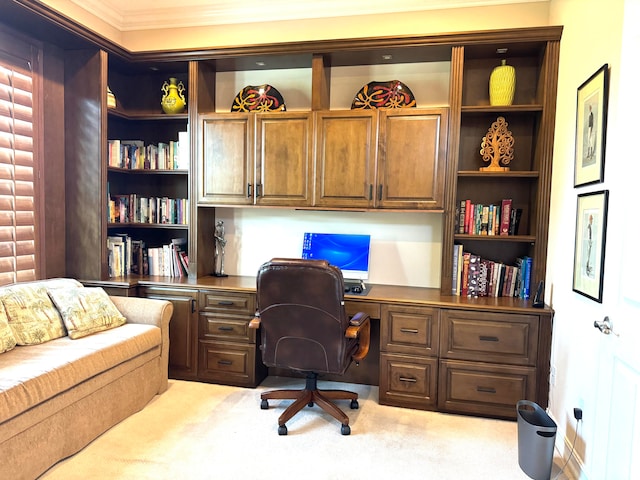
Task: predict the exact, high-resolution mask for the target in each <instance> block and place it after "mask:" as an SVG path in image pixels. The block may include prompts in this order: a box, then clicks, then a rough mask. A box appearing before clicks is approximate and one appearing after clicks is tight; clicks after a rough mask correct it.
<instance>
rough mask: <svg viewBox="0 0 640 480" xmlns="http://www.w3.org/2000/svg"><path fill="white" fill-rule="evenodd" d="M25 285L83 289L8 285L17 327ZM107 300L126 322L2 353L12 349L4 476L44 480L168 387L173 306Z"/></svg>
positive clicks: (0, 386)
mask: <svg viewBox="0 0 640 480" xmlns="http://www.w3.org/2000/svg"><path fill="white" fill-rule="evenodd" d="M23 286H28V287H31V288H37V289H39V287H42V286H44V287H46V289H47V292H48V293H49V295H51V293H50V292H51V291H52V290H54V289H62V290H66V289H79V288H83V287H82V284H80V283H78V282H76V281H75V280H71V279H55V280H46V281H40V282H30V283H24V284H16V285H14V286H8V287H0V309H3V311H2V312H1V313H2V314H3V317H4V318H5V319H6V321H5V322H4V326H5V327H7V325H8V326H9V329H10V330H11V329H12V328H14V327H13V326H12V324H11V317H9V314H8V313H7V312H9V311H10V308H9V306H8V303H4V302H5V301H7V300H6V295H7V291H8V289H12V290H11V291H12V292H13V293H12V295H13V297H15V296H16V295H15V293H16V289H20V288H23ZM40 290H41V289H40ZM88 290H91V289H88V288H87V289H83V292H80V293H86V292H87V291H88ZM96 293H102V295H104V292H96ZM104 296H105V298H107V299H110V300H111V302H112V305H111V306H113V305H115V307H116V308H117V311H119V312H120V313H121V314H122V316H124V319H126V322H125V323H124V324H122V325H120V326H113V327H111V326H110V327H107V329H106V330H103V331H99V332H96V333H90V334H88V335H87V336H81V337H80V338H75V339H72V338H71V337H70V336H69V335H67V333H68V334H71V332H72V329H71V327H74V325H71V324H69V325H68V326H69V328H64V335H65V336H62V337H60V338H56V339H53V340H48V341H45V342H44V343H40V344H31V345H17V346H16V347H15V348H10V349H8V350H7V348H6V347H7V344H6V341H5V348H4V349H2V348H0V351H3V350H7V351H5V352H4V353H0V479H5V478H6V479H13V480H17V479H33V478H36V477H38V476H39V475H41V474H42V473H43V472H45V471H46V470H47V469H48V468H49V467H51V466H52V465H54V464H55V463H56V462H58V461H59V460H61V459H63V458H66V457H68V456H70V455H72V454H74V453H76V452H77V451H79V450H80V449H82V448H83V447H84V446H86V445H87V444H88V443H89V442H91V441H92V440H93V439H95V438H96V437H98V436H99V435H100V434H102V433H103V432H105V431H106V430H108V429H109V428H111V427H112V426H113V425H115V424H117V423H118V422H120V421H121V420H123V419H125V418H126V417H128V416H129V415H131V414H133V413H134V412H136V411H139V410H141V409H142V408H143V407H144V406H145V405H146V404H147V403H148V402H149V400H151V399H152V398H153V397H154V396H155V395H156V394H159V393H162V392H164V391H165V390H166V389H167V386H168V377H167V368H168V357H169V320H170V318H171V314H172V312H173V305H172V304H171V303H170V302H167V301H162V300H151V299H144V298H134V297H107V296H106V295H104ZM52 298H53V297H52ZM14 300H15V298H14ZM107 301H108V300H107ZM18 303H19V302H18ZM52 303H53V305H54V307H55V308H56V309H58V310H60V305H58V304H57V303H55V302H52ZM18 306H19V307H22V305H20V304H19V305H18ZM89 311H90V310H89ZM59 313H61V312H59ZM95 316H98V315H95ZM61 318H63V319H64V318H66V317H65V316H64V315H62V316H61ZM124 319H122V321H123V322H124V321H125V320H124ZM65 322H66V320H65ZM63 325H64V326H65V327H67V324H66V323H64V322H63ZM14 332H15V331H14ZM10 334H11V331H9V335H10ZM1 346H2V345H0V347H1Z"/></svg>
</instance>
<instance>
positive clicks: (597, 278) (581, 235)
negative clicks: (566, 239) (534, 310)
mask: <svg viewBox="0 0 640 480" xmlns="http://www.w3.org/2000/svg"><path fill="white" fill-rule="evenodd" d="M608 203H609V190H601V191H599V192H590V193H582V194H580V195H578V206H577V211H576V244H575V251H574V257H573V291H574V292H577V293H579V294H581V295H584V296H585V297H589V298H590V299H592V300H595V301H596V302H599V303H602V280H603V278H604V253H605V243H606V236H607V206H608Z"/></svg>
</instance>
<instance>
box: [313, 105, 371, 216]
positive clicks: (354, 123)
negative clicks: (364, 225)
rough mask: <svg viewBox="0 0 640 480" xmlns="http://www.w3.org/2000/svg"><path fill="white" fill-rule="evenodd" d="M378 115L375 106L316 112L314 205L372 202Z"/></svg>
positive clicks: (361, 205)
mask: <svg viewBox="0 0 640 480" xmlns="http://www.w3.org/2000/svg"><path fill="white" fill-rule="evenodd" d="M375 118H376V112H375V111H373V110H366V111H365V110H362V111H340V112H339V111H334V112H330V111H327V112H317V113H316V129H315V130H316V131H315V162H316V174H315V201H314V205H316V206H321V207H348V208H358V207H360V208H367V207H370V206H372V205H373V186H374V185H373V183H374V180H375V163H376V162H375V160H376V125H375Z"/></svg>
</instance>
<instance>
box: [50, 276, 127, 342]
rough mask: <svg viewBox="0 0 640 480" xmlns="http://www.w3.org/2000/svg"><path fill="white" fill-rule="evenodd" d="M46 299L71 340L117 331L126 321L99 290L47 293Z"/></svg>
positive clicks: (82, 289) (60, 289)
mask: <svg viewBox="0 0 640 480" xmlns="http://www.w3.org/2000/svg"><path fill="white" fill-rule="evenodd" d="M49 296H50V297H51V299H52V300H53V303H54V304H55V305H56V307H57V308H58V311H59V312H60V315H62V320H63V321H64V325H65V327H67V333H68V334H69V337H71V338H73V339H76V338H81V337H86V336H87V335H91V334H92V333H96V332H101V331H103V330H108V329H110V328H115V327H119V326H121V325H123V324H124V323H125V322H126V321H127V319H126V318H124V316H122V314H121V313H120V312H119V311H118V309H117V308H116V306H115V305H114V304H113V302H112V301H111V299H110V298H109V295H107V293H106V292H105V291H104V290H103V289H102V288H101V287H96V288H56V289H50V290H49Z"/></svg>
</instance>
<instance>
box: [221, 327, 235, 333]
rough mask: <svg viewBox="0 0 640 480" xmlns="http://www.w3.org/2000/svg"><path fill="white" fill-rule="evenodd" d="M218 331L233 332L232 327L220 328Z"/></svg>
mask: <svg viewBox="0 0 640 480" xmlns="http://www.w3.org/2000/svg"><path fill="white" fill-rule="evenodd" d="M218 330H220V331H221V332H232V331H233V327H228V326H220V327H218Z"/></svg>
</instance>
